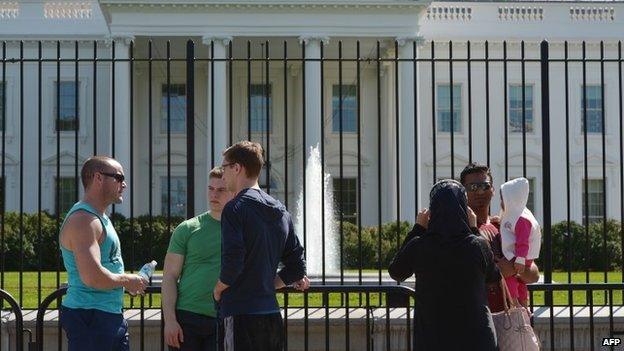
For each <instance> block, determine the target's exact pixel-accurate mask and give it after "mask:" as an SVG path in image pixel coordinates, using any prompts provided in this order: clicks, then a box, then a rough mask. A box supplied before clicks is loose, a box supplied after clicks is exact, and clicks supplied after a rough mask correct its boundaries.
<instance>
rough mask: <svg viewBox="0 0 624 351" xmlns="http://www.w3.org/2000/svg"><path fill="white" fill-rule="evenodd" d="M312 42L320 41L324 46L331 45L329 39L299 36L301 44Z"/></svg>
mask: <svg viewBox="0 0 624 351" xmlns="http://www.w3.org/2000/svg"><path fill="white" fill-rule="evenodd" d="M311 41H319V42H321V43H323V45H327V44H329V37H328V36H324V35H317V34H304V35H300V36H299V43H300V44H308V43H309V42H311Z"/></svg>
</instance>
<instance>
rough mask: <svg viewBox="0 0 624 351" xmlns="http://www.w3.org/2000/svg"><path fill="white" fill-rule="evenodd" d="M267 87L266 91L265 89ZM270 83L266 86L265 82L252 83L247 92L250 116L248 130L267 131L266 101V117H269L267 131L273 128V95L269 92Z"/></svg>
mask: <svg viewBox="0 0 624 351" xmlns="http://www.w3.org/2000/svg"><path fill="white" fill-rule="evenodd" d="M267 88H268V91H267ZM271 91H272V89H271V85H269V86H268V87H267V86H266V84H252V85H251V90H250V92H249V99H250V101H249V103H250V110H249V118H250V121H249V122H250V128H251V129H250V131H251V132H252V133H253V132H259V133H262V132H267V103H268V118H269V130H268V131H269V132H270V131H272V130H273V116H272V115H273V96H272V94H271Z"/></svg>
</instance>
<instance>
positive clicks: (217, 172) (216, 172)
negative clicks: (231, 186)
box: [208, 167, 223, 179]
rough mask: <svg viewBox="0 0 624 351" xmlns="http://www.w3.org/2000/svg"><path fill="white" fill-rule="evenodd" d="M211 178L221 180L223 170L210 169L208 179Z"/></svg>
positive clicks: (217, 168) (219, 168) (218, 168)
mask: <svg viewBox="0 0 624 351" xmlns="http://www.w3.org/2000/svg"><path fill="white" fill-rule="evenodd" d="M212 178H217V179H221V178H223V168H221V167H215V168H213V169H211V170H210V172H209V173H208V179H212Z"/></svg>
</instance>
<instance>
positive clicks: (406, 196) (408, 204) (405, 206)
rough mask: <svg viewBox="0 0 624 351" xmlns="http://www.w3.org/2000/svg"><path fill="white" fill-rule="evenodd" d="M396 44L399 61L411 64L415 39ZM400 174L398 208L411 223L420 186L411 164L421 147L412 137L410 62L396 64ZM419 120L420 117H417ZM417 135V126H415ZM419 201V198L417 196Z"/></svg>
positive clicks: (401, 40)
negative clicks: (416, 194)
mask: <svg viewBox="0 0 624 351" xmlns="http://www.w3.org/2000/svg"><path fill="white" fill-rule="evenodd" d="M396 40H397V43H398V44H399V59H403V60H411V59H413V58H414V45H415V43H416V41H417V38H416V37H402V38H397V39H396ZM398 69H399V72H398V73H399V74H398V77H399V84H398V86H399V91H398V92H396V93H397V94H399V158H400V165H399V174H400V186H401V193H400V196H401V198H400V205H401V220H404V221H410V222H411V223H414V222H415V220H416V218H415V211H416V208H417V206H418V204H417V203H416V201H417V200H416V199H415V190H416V189H420V188H417V187H418V185H419V183H418V181H419V179H418V178H419V177H418V174H419V172H420V169H419V167H418V165H417V164H416V163H415V162H414V161H415V157H418V162H419V163H420V162H421V161H420V147H418V154H416V148H415V145H416V143H418V144H421V140H420V136H417V135H414V125H415V123H417V121H416V120H415V118H414V117H415V111H416V106H415V104H414V99H415V95H414V94H415V91H414V83H415V82H414V63H413V62H412V61H402V62H399V67H398ZM418 119H419V120H420V119H422V116H419V118H418ZM417 127H418V131H419V133H418V134H420V135H423V134H422V133H421V132H420V126H419V125H417ZM419 197H420V194H419Z"/></svg>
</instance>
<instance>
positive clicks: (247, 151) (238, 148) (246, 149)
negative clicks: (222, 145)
mask: <svg viewBox="0 0 624 351" xmlns="http://www.w3.org/2000/svg"><path fill="white" fill-rule="evenodd" d="M263 153H264V150H263V149H262V145H260V144H258V143H254V142H251V141H239V142H238V143H236V144H234V145H232V146H230V147H228V148H227V149H225V151H223V157H224V158H225V159H226V160H227V162H232V163H238V164H240V165H241V166H243V167H245V170H246V173H247V177H248V178H257V177H258V175H259V174H260V170H261V169H262V166H263V165H264V157H262V154H263Z"/></svg>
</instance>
